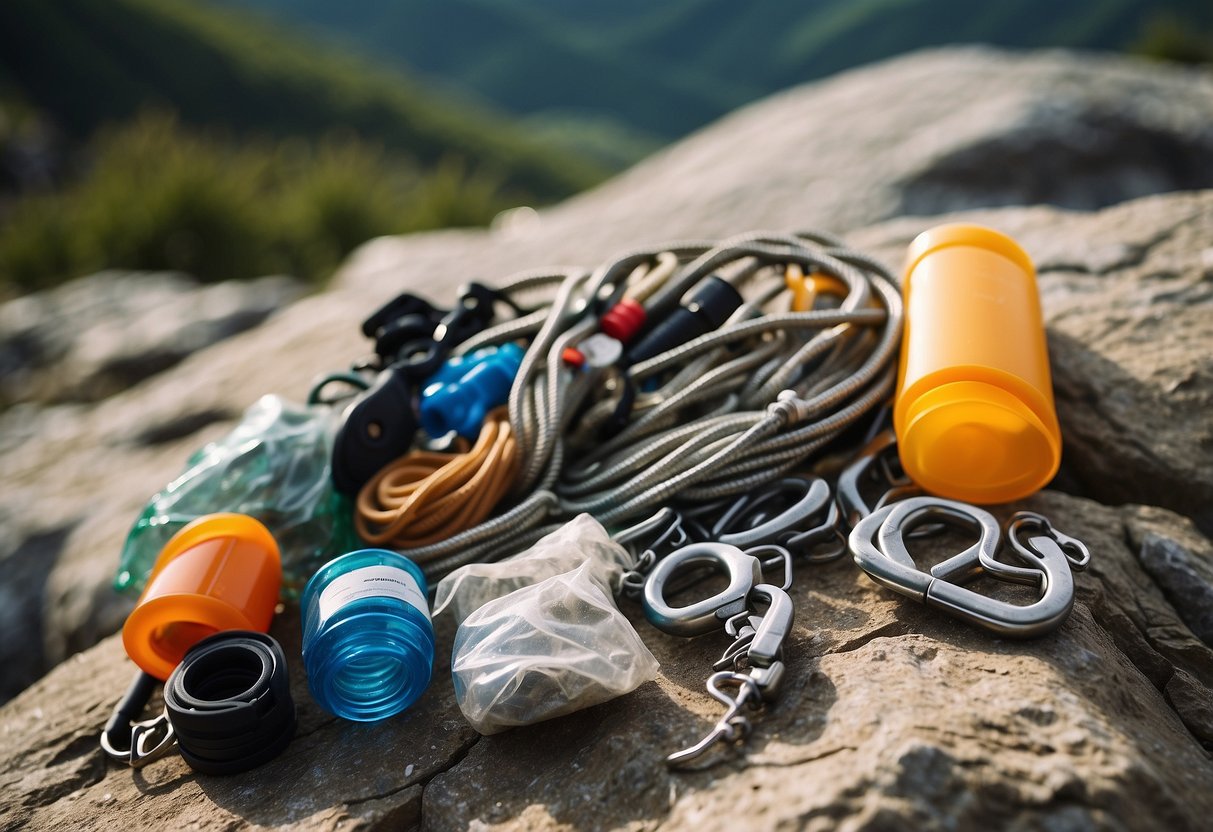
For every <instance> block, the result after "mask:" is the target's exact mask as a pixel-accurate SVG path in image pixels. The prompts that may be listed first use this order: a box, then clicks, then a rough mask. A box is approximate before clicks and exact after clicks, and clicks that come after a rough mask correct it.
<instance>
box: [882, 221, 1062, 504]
mask: <svg viewBox="0 0 1213 832" xmlns="http://www.w3.org/2000/svg"><path fill="white" fill-rule="evenodd" d="M902 291H903V295H904V297H905V306H906V316H905V333H904V338H903V341H902V347H901V365H900V368H899V371H898V379H897V397H896V400H895V402H894V410H893V426H894V429H895V430H896V432H897V442H898V451H899V453H900V455H901V463H902V467H904V468H905V471H906V473H907V474H908V475H909V476H910V478H911V479H913V480H914V481H915V482H916V483H917V484H918V485H920V486H922V487H923V488H925V489H926V490H927V491H930V492H932V493H934V494H938V495H940V496H943V497H949V498H952V499H956V500H964V501H966V502H971V503H1002V502H1008V501H1011V500H1017V499H1020V498H1022V497H1026V496H1028V495H1029V494H1031V493H1033V492H1035V491H1037V490H1038V489H1040V488H1041V487H1043V486H1044V485H1045V484H1046V483H1048V482H1049V480H1051V479H1052V478H1053V475H1054V474H1056V473H1057V467H1058V465H1059V464H1060V462H1061V429H1060V428H1059V427H1058V424H1057V413H1056V411H1055V410H1054V406H1053V386H1052V382H1051V380H1050V376H1049V355H1048V351H1047V349H1046V345H1045V331H1044V323H1043V320H1042V318H1041V313H1040V298H1039V296H1038V294H1037V291H1036V269H1035V267H1034V266H1033V265H1032V261H1031V259H1029V257H1028V255H1027V254H1026V253H1025V252H1024V250H1023V249H1022V248H1020V247H1019V245H1018V244H1017V243H1016V242H1015V241H1014V240H1012V239H1011V238H1010V237H1008V236H1006V235H1005V234H1001V233H999V232H997V231H994V230H992V229H989V228H984V227H982V226H979V225H967V224H961V223H956V224H949V225H941V226H937V227H935V228H932V229H930V230H928V231H925V232H923V233H922V234H920V235H918V237H917V238H916V239H915V240H914V242H913V243H911V244H910V250H909V257H908V261H907V265H906V274H905V280H904V283H903V289H902Z"/></svg>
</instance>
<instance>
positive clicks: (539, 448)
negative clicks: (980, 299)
mask: <svg viewBox="0 0 1213 832" xmlns="http://www.w3.org/2000/svg"><path fill="white" fill-rule="evenodd" d="M713 274H717V275H722V276H723V277H724V279H725V280H726V281H727V282H729V283H730V284H731V285H733V286H734V288H736V289H737V290H738V291H739V292H741V293H742V296H743V297H744V299H745V300H744V303H743V304H742V305H741V307H740V308H738V309H737V310H736V311H735V312H734V313H733V314H732V315H731V316H730V317H729V318H728V320H726V321H725V323H724V324H723V325H722V326H720V327H718V328H717V329H716V330H714V331H711V332H708V333H707V334H704V335H701V336H699V337H696V338H692V339H691V340H689V341H687V342H686V343H683V344H681V345H679V346H676V347H674V348H672V349H668V350H666V351H665V352H662V353H660V354H657V355H654V356H652V357H650V358H646V359H645V360H641V361H637V362H636V363H635V364H633V365H631V366H626V363H627V362H626V361H623V362H616V363H613V364H609V365H608V366H582V367H575V366H570V365H569V364H568V363H566V361H565V356H566V355H567V350H568V349H570V348H574V349H575V348H576V347H577V346H578V345H579V344H581V343H583V342H584V341H585V340H586V339H587V338H589V337H591V336H593V335H595V334H596V333H598V332H600V324H599V321H600V317H601V316H602V315H603V314H604V313H605V312H606V311H607V310H609V309H610V308H611V307H612V306H613V305H614V304H615V303H617V302H618V301H619V300H620V299H622V298H624V297H628V298H629V299H631V300H632V301H633V302H636V303H642V304H643V307H644V310H645V313H646V315H647V318H648V320H649V321H650V322H652V321H657V320H660V319H662V318H663V317H665V316H667V315H669V314H670V313H671V312H672V311H673V310H675V309H676V308H677V307H678V305H679V303H680V301H681V300H682V298H683V296H684V295H686V294H687V293H688V291H689V290H691V289H692V288H693V287H695V286H696V285H697V284H698V283H699V282H700V281H702V280H703V279H704V278H706V277H708V276H710V275H713ZM805 275H809V276H810V278H805ZM809 279H811V280H812V281H813V285H814V286H815V287H818V291H816V292H811V291H809V290H808V289H807V288H806V284H805V281H806V280H809ZM553 288H554V291H553ZM501 291H503V292H504V293H505V294H506V295H508V296H510V297H513V298H517V297H521V296H523V295H532V296H533V295H534V294H536V293H539V292H544V293H547V294H548V295H550V299H548V300H547V301H546V302H545V303H543V304H541V308H540V309H538V311H536V312H532V313H530V314H527V315H525V316H523V317H520V318H517V319H514V320H511V321H508V322H506V323H504V324H500V325H497V326H494V327H490V328H489V329H486V330H485V331H483V332H481V333H480V334H479V335H477V336H475V337H473V338H471V339H470V340H468V341H467V342H465V343H464V344H462V345H460V347H459V348H458V349H457V350H456V353H467V352H470V351H472V350H474V349H478V348H480V347H483V346H488V345H493V344H501V343H505V342H507V341H519V340H522V341H524V342H525V343H526V353H525V355H524V358H523V361H522V365H521V367H520V368H519V371H518V374H517V376H516V378H515V380H514V384H513V386H512V388H511V390H510V395H509V401H508V404H507V406H506V407H505V408H504V409H503V412H502V413H501V415H500V416H499V417H498V418H499V419H500V423H499V424H498V425H496V426H495V427H493V428H492V429H491V430H492V431H496V432H495V433H493V434H492V435H493V437H494V439H493V442H496V440H497V438H499V437H500V436H501V435H502V434H503V433H504V432H505V431H506V428H507V424H506V423H507V422H508V431H509V434H510V436H511V439H512V441H513V442H514V443H515V444H514V447H513V449H512V450H511V452H510V453H511V454H512V456H511V457H510V459H511V460H512V463H511V464H510V465H506V464H504V462H502V460H503V458H504V456H505V450H504V449H502V450H501V451H500V453H498V454H497V456H496V457H494V462H493V464H492V465H488V458H489V454H488V452H487V451H486V449H485V447H482V446H483V445H484V443H485V442H489V440H487V439H486V434H485V433H482V435H481V440H480V441H478V442H477V448H478V449H479V452H478V453H479V454H480V456H479V462H471V461H468V462H466V463H465V462H460V463H459V464H458V465H457V468H458V470H459V472H460V477H455V476H454V475H449V477H448V475H447V474H444V473H443V470H444V467H445V466H447V465H451V464H454V463H452V461H451V460H450V459H449V458H445V459H444V461H443V462H442V464H438V460H437V459H436V458H434V457H433V455H430V456H425V455H424V454H420V455H410V456H411V457H412V460H411V461H409V460H410V457H405V458H404V459H403V460H401V461H400V463H399V464H398V465H396V466H392V467H389V469H386V470H385V471H384V472H381V473H380V475H379V476H377V477H376V478H375V479H374V480H373V481H372V482H371V483H370V484H368V486H367V487H366V488H365V489H364V490H363V493H362V494H361V495H360V496H359V513H358V518H357V523H358V529H359V532H360V533H362V534H363V536H364V537H365V538H366V539H367V540H368V541H370V542H375V543H391V544H392V545H394V546H399V547H401V548H402V550H403V553H404V554H405V555H407V556H409V557H410V558H412V559H413V560H415V561H416V562H417V563H419V564H420V565H422V568H423V569H424V570H425V571H426V573H427V576H429V577H431V578H433V577H438V576H441V575H442V574H445V573H446V572H448V571H450V570H451V569H454V568H456V567H458V566H461V565H463V564H465V563H470V562H474V561H479V560H496V559H499V558H501V557H505V556H507V555H509V554H512V553H514V552H516V551H518V550H520V549H521V548H523V547H525V546H526V545H528V544H529V543H530V542H532V541H533V540H534V539H536V538H537V537H538V536H540V534H542V532H543V531H545V530H546V529H548V528H550V526H551V525H552V524H553V523H558V522H560V521H561V520H563V519H567V518H570V517H572V516H573V515H575V514H577V513H579V512H583V511H586V512H590V513H591V514H593V515H595V516H596V517H598V519H599V520H601V521H602V522H604V523H605V524H607V525H608V526H613V527H622V526H624V525H626V524H629V523H632V522H635V521H636V520H638V519H642V518H643V517H644V516H647V515H648V514H651V513H652V512H653V511H655V510H656V509H657V508H658V507H659V506H661V505H664V504H666V503H669V502H671V501H674V500H679V501H683V502H707V501H711V500H714V499H718V498H720V497H724V496H728V495H733V494H738V493H741V492H744V491H746V490H749V489H751V488H753V487H755V486H757V485H760V484H762V483H766V482H770V481H772V480H774V479H776V478H779V477H781V476H783V475H784V474H785V473H787V472H789V471H791V470H793V469H795V468H797V467H798V466H802V465H804V463H805V462H806V460H807V459H808V458H809V457H810V456H812V455H813V454H814V453H817V452H818V451H820V450H822V449H823V448H825V447H827V446H828V445H829V444H830V443H831V442H833V441H834V440H835V439H836V438H837V437H838V436H839V434H840V433H842V432H843V431H845V430H846V429H847V428H848V427H850V426H851V425H852V424H854V423H855V422H856V421H857V420H859V419H861V418H862V417H863V416H864V414H866V413H868V412H870V411H872V410H874V409H875V408H877V407H878V406H879V405H880V404H881V403H882V402H884V401H885V400H887V399H888V397H889V396H890V395H891V394H892V390H893V385H894V381H895V373H896V356H897V347H898V343H899V339H900V334H901V323H902V304H901V297H900V292H899V290H898V288H897V286H896V284H895V281H894V278H893V276H892V274H891V273H890V272H889V270H888V269H887V268H886V267H885V266H883V265H882V264H881V263H879V262H877V261H876V260H874V259H872V258H871V257H869V256H867V255H865V254H863V253H861V252H857V251H854V250H851V249H848V248H846V247H845V246H844V245H843V244H842V242H841V241H840V240H838V239H836V238H834V237H832V236H830V235H827V234H822V233H816V232H799V233H796V234H774V233H754V234H746V235H742V236H738V237H733V238H730V239H727V240H724V241H722V242H719V243H713V242H707V241H690V242H678V243H673V244H668V245H664V246H658V247H654V248H649V249H643V250H639V251H633V252H627V253H625V254H623V255H621V256H619V257H615V258H612V259H611V260H608V261H606V262H605V263H603V264H602V265H600V266H599V267H598V268H597V269H595V270H594V271H593V272H589V273H587V272H586V271H584V270H582V269H579V268H571V269H562V270H552V271H547V272H531V273H527V274H524V275H521V276H519V277H516V278H514V279H513V280H510V281H508V282H507V283H506V285H505V286H504V287H503V288H502V290H501ZM809 304H813V305H812V307H811V308H808V307H809ZM532 306H533V304H532ZM629 386H630V388H631V390H632V391H633V393H634V400H633V401H632V403H631V409H630V411H626V408H625V412H626V421H625V422H624V423H623V424H622V426H621V428H620V429H619V430H618V432H616V433H615V434H614V435H613V436H610V437H607V438H605V439H604V438H603V435H602V433H601V431H602V429H603V427H604V426H605V425H608V424H609V423H610V422H611V420H612V418H614V417H615V416H617V414H618V413H619V412H620V410H621V404H620V401H621V397H623V396H624V395H625V392H626V391H627V390H628V388H629ZM490 421H492V420H490ZM487 430H490V428H488V427H486V431H487ZM490 447H497V446H496V445H495V444H492V443H490ZM475 452H476V451H475V449H474V453H475ZM443 456H444V457H445V456H446V455H443ZM427 466H428V467H427ZM506 472H508V476H507V474H506ZM476 477H479V479H476V480H475V481H476V484H475V485H472V481H473V479H475V478H476ZM456 482H458V486H456V485H455V483H456ZM427 483H429V484H427ZM486 486H491V488H487V489H486ZM481 489H486V490H484V491H481ZM418 494H420V495H421V496H420V497H417V496H415V495H418ZM364 497H366V498H367V499H365V500H364V499H363V498H364ZM372 497H373V498H374V499H372ZM410 501H411V502H410ZM498 503H500V504H499V505H497V504H498ZM494 505H496V508H495V509H494ZM486 507H487V508H486ZM491 512H495V513H493V514H492V516H489V515H490V513H491ZM402 518H403V519H402Z"/></svg>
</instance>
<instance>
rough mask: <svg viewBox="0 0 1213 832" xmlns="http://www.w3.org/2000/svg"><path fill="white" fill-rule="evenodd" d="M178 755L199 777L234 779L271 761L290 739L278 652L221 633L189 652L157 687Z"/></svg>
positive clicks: (264, 640)
mask: <svg viewBox="0 0 1213 832" xmlns="http://www.w3.org/2000/svg"><path fill="white" fill-rule="evenodd" d="M164 707H165V710H166V711H167V712H168V718H169V722H171V723H172V724H173V731H174V732H175V733H176V735H177V745H178V747H179V749H180V751H181V756H182V757H184V758H185V761H186V762H187V763H189V765H190V767H191V768H193V769H194V770H195V771H198V772H201V773H202V774H236V773H239V772H242V771H248V770H249V769H251V768H255V767H257V766H259V765H261V764H262V763H265V762H268V761H269V760H272V759H273V758H274V757H276V756H278V755H279V754H280V753H281V752H282V750H283V749H284V748H286V746H287V743H289V742H290V741H291V737H292V736H294V734H295V703H294V701H293V700H292V699H291V690H290V679H289V677H288V675H287V669H286V656H285V655H284V654H283V652H282V647H281V646H280V645H279V644H278V642H276V641H275V640H274V639H273V638H271V637H270V636H267V635H266V634H264V633H256V632H251V631H247V630H228V631H225V632H221V633H216V634H215V635H213V636H211V637H209V638H207V639H204V640H202V641H200V642H198V644H196V645H194V647H192V648H191V649H190V651H189V652H188V653H186V654H185V658H184V659H183V660H182V661H181V664H179V665H178V666H177V669H176V670H174V671H173V674H172V675H171V676H169V678H168V681H167V682H165V685H164Z"/></svg>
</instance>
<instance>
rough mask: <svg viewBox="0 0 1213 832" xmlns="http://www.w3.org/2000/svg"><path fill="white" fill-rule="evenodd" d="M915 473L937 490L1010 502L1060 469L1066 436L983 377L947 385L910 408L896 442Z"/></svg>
mask: <svg viewBox="0 0 1213 832" xmlns="http://www.w3.org/2000/svg"><path fill="white" fill-rule="evenodd" d="M898 449H899V451H900V456H901V464H902V467H903V468H904V469H905V472H906V474H907V475H909V477H910V478H911V479H912V480H914V482H916V483H918V484H919V485H920V486H922V487H923V488H925V489H926V490H927V491H930V492H931V493H933V494H939V495H940V496H943V497H948V498H951V499H954V500H964V501H966V502H970V503H1005V502H1010V501H1011V500H1016V499H1019V498H1021V497H1023V496H1025V495H1027V494H1031V493H1033V492H1034V491H1037V490H1038V489H1040V488H1043V487H1044V486H1045V485H1046V484H1047V483H1048V482H1049V480H1051V479H1053V475H1054V474H1056V473H1057V468H1058V465H1059V464H1060V462H1061V443H1060V441H1059V440H1058V438H1057V435H1056V432H1055V430H1050V429H1049V428H1048V427H1047V426H1046V425H1045V424H1044V423H1043V422H1042V421H1041V420H1040V417H1039V416H1037V415H1036V413H1035V412H1033V410H1032V409H1031V408H1030V407H1028V406H1027V405H1025V404H1024V403H1023V401H1022V400H1021V399H1019V398H1018V397H1016V396H1013V395H1011V394H1010V393H1008V392H1007V391H1006V390H1004V389H1002V388H1001V387H997V386H995V385H993V384H986V383H985V382H981V381H955V382H952V383H950V384H942V385H940V386H938V387H936V388H934V389H932V390H929V391H927V392H925V393H923V394H922V395H920V396H918V397H917V398H916V399H915V400H914V401H913V402H912V403H911V404H909V406H908V407H907V408H906V412H905V421H904V423H903V426H902V436H901V440H900V442H899V443H898Z"/></svg>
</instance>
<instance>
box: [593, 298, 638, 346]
mask: <svg viewBox="0 0 1213 832" xmlns="http://www.w3.org/2000/svg"><path fill="white" fill-rule="evenodd" d="M644 320H645V314H644V307H643V306H641V305H640V304H639V303H637V302H636V301H634V300H632V299H631V298H624V299H623V300H621V301H619V303H617V304H615V305H614V306H612V307H611V308H610V309H609V310H607V312H606V314H604V315H603V316H602V317H601V318H599V319H598V326H599V328H600V329H601V330H602V331H603V332H605V333H606V334H607V335H609V336H611V337H612V338H614V339H615V340H616V341H619V342H620V343H622V344H627V343H629V342H630V341H631V340H632V339H633V338H634V337H636V333H637V332H639V331H640V328H641V327H642V326H644Z"/></svg>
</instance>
